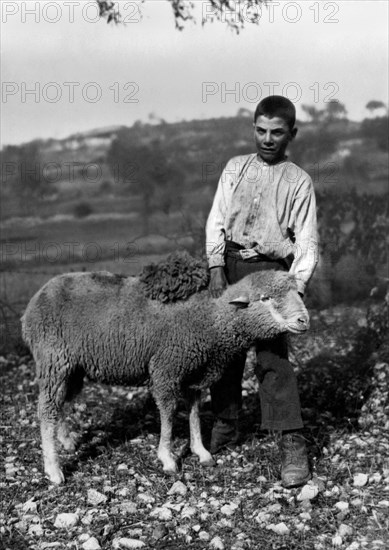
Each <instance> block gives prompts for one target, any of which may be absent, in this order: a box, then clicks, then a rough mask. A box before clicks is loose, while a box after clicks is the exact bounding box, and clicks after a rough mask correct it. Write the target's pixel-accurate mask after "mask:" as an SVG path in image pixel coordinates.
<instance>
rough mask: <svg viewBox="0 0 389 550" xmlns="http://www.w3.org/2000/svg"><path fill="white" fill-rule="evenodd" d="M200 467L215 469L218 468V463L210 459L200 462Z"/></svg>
mask: <svg viewBox="0 0 389 550" xmlns="http://www.w3.org/2000/svg"><path fill="white" fill-rule="evenodd" d="M200 465H201V466H204V468H214V467H215V466H216V462H215V461H214V460H213V459H212V458H210V459H207V460H200Z"/></svg>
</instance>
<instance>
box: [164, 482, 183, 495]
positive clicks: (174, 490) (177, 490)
mask: <svg viewBox="0 0 389 550" xmlns="http://www.w3.org/2000/svg"><path fill="white" fill-rule="evenodd" d="M187 492H188V488H187V486H186V485H185V484H184V483H182V481H176V482H175V483H173V485H172V486H171V488H170V489H169V491H168V493H167V494H168V495H182V496H185V495H186V493H187Z"/></svg>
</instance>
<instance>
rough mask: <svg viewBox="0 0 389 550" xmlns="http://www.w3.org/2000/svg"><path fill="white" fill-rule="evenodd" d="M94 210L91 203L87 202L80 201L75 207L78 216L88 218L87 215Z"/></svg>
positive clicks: (75, 213)
mask: <svg viewBox="0 0 389 550" xmlns="http://www.w3.org/2000/svg"><path fill="white" fill-rule="evenodd" d="M92 212H93V209H92V207H91V205H90V204H89V203H87V202H80V203H79V204H77V206H76V207H75V208H74V215H75V217H76V218H86V217H87V216H89V215H90V214H92Z"/></svg>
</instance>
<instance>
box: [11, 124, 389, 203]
mask: <svg viewBox="0 0 389 550" xmlns="http://www.w3.org/2000/svg"><path fill="white" fill-rule="evenodd" d="M375 120H376V122H374V120H367V121H363V122H353V121H349V120H347V119H341V120H334V121H332V122H327V123H326V124H323V123H321V124H313V123H302V122H299V123H298V128H299V132H298V136H297V138H296V140H295V141H294V142H293V144H292V145H291V147H290V159H291V160H293V161H295V162H297V163H298V164H300V165H301V166H302V167H303V168H304V169H306V170H307V171H308V172H309V173H310V174H311V175H312V177H313V179H314V182H315V185H317V186H318V188H320V189H324V188H325V189H326V190H327V189H331V188H333V187H334V186H336V188H337V189H338V190H340V189H342V188H347V189H350V187H355V188H356V190H357V191H358V192H360V191H368V192H374V193H376V192H382V191H383V190H384V189H385V185H386V181H387V178H388V173H389V171H388V157H387V152H386V149H385V137H384V136H383V133H385V121H386V123H387V117H386V118H385V117H382V118H381V119H375ZM115 141H119V142H121V143H127V144H133V146H134V149H136V148H139V146H142V147H145V148H149V155H150V162H152V160H153V148H154V146H155V144H156V143H157V144H158V147H159V149H160V150H161V151H162V153H163V155H164V158H165V159H166V160H167V162H168V163H169V164H171V165H173V166H177V167H179V168H180V170H181V172H182V173H183V174H184V180H185V181H184V182H183V185H184V187H185V188H186V189H188V190H190V189H195V188H197V187H199V186H200V187H201V186H210V188H212V189H213V188H214V187H215V185H216V183H217V179H218V177H219V175H220V173H221V170H222V169H223V166H224V165H225V163H226V162H227V160H228V159H229V158H231V157H232V156H235V155H239V154H244V153H250V152H252V151H254V150H255V149H254V144H253V137H252V125H251V119H250V118H248V117H247V116H236V117H229V118H215V119H209V120H192V121H185V122H178V123H173V124H168V123H160V124H143V123H140V122H137V123H135V124H134V125H133V126H132V127H126V126H120V125H119V126H109V127H103V128H97V129H92V130H90V131H86V132H79V133H76V134H72V135H70V136H68V137H67V138H64V139H48V140H35V141H34V142H30V143H26V144H23V145H21V146H8V147H4V148H3V150H2V151H1V162H2V166H3V186H2V196H3V198H4V196H6V197H7V196H10V195H12V194H14V195H18V194H19V195H20V193H22V192H23V191H25V190H26V188H27V190H28V193H29V194H30V195H31V194H34V193H35V191H36V194H38V195H41V196H45V195H50V194H53V193H65V192H69V191H70V190H72V191H73V192H75V191H76V190H78V191H79V192H82V193H85V192H87V191H88V190H90V191H93V189H96V188H98V189H102V190H103V191H104V189H106V190H110V191H112V188H113V189H115V183H117V181H115V173H114V172H115V171H114V169H113V166H112V158H110V151H111V150H112V144H113V143H114V142H115ZM131 161H132V158H131V148H130V153H129V156H128V159H127V162H128V163H131ZM31 172H34V173H33V174H31Z"/></svg>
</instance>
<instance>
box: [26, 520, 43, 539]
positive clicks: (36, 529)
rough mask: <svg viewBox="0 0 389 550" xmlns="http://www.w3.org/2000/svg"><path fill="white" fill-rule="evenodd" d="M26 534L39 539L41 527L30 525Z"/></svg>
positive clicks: (41, 531) (41, 532) (41, 533)
mask: <svg viewBox="0 0 389 550" xmlns="http://www.w3.org/2000/svg"><path fill="white" fill-rule="evenodd" d="M28 534H29V535H34V536H35V537H41V536H42V535H43V527H42V525H40V524H39V523H38V524H33V525H30V527H29V528H28Z"/></svg>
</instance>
